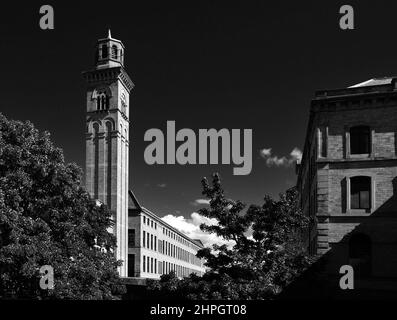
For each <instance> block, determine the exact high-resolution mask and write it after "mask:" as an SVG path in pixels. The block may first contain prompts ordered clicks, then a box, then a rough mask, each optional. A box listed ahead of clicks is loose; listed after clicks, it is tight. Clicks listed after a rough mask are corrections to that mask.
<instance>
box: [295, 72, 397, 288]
mask: <svg viewBox="0 0 397 320" xmlns="http://www.w3.org/2000/svg"><path fill="white" fill-rule="evenodd" d="M297 173H298V181H297V186H298V189H299V191H300V204H301V207H302V209H303V211H304V212H305V213H306V214H307V215H308V216H311V217H313V218H314V221H315V223H313V224H312V226H311V227H310V228H309V230H308V248H309V251H310V252H311V253H312V254H318V255H322V256H323V258H324V259H325V261H326V264H325V265H326V271H327V273H328V274H333V275H337V274H339V270H340V267H341V266H342V265H351V266H353V269H354V272H355V276H356V277H357V279H366V280H361V286H364V287H365V285H366V284H365V283H367V285H368V286H370V287H371V288H374V287H376V286H378V288H380V287H382V289H385V288H386V287H387V286H391V285H392V283H393V284H394V285H396V282H395V281H394V282H393V281H391V280H390V279H393V278H394V279H396V278H397V78H381V79H372V80H369V81H366V82H363V83H360V84H357V85H354V86H352V87H349V88H345V89H337V90H322V91H318V92H316V95H315V98H314V99H313V100H312V104H311V109H310V117H309V122H308V127H307V132H306V139H305V145H304V151H303V157H302V161H301V163H300V164H299V165H298V166H297ZM382 279H383V280H384V281H383V280H382ZM382 281H383V282H382ZM368 283H371V284H370V285H369V284H368ZM375 283H376V285H375ZM336 285H337V283H336ZM396 288H397V287H396Z"/></svg>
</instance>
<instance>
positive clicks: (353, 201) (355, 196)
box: [350, 176, 371, 209]
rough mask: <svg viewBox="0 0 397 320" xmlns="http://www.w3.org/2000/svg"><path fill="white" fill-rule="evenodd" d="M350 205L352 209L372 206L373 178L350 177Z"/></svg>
mask: <svg viewBox="0 0 397 320" xmlns="http://www.w3.org/2000/svg"><path fill="white" fill-rule="evenodd" d="M350 206H351V209H370V208H371V178H370V177H362V176H359V177H352V178H350Z"/></svg>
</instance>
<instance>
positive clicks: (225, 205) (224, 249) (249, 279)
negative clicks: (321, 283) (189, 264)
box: [149, 174, 311, 299]
mask: <svg viewBox="0 0 397 320" xmlns="http://www.w3.org/2000/svg"><path fill="white" fill-rule="evenodd" d="M202 185H203V194H204V195H205V196H206V197H207V198H208V199H209V200H210V205H209V207H208V208H202V209H200V210H199V213H200V214H201V215H203V216H204V217H207V218H211V219H216V220H217V221H218V223H217V224H216V225H205V224H202V225H201V227H200V228H201V229H202V230H203V231H206V232H209V233H215V234H216V235H218V236H220V237H223V238H224V239H226V240H230V241H232V243H234V245H233V246H230V245H229V246H228V245H222V246H219V245H213V247H212V248H204V249H202V250H200V251H199V252H198V253H197V256H198V257H200V258H204V259H205V260H206V266H207V267H208V268H209V271H208V272H207V273H206V274H205V275H204V276H203V277H197V276H195V275H191V276H190V277H188V278H185V279H182V280H178V279H177V278H176V277H175V275H174V274H170V275H166V276H163V277H162V278H161V280H160V281H159V282H155V281H151V282H150V284H149V289H150V290H152V291H157V292H162V293H163V294H165V293H170V294H172V295H173V296H174V297H186V298H189V299H270V298H274V297H275V296H276V295H277V294H279V293H280V292H281V291H282V289H283V288H285V287H286V286H287V285H288V284H289V283H290V282H291V281H292V280H293V279H295V278H296V277H297V276H298V275H299V274H301V273H302V272H303V271H304V270H305V269H306V268H307V267H308V266H309V264H310V263H311V258H310V257H309V256H308V255H307V254H306V250H305V243H304V234H303V233H304V232H305V230H306V228H307V226H308V223H309V221H308V219H307V218H306V217H305V216H304V215H303V214H302V212H301V211H300V209H299V207H298V205H297V191H296V189H295V188H291V189H289V190H287V191H286V192H285V193H283V194H281V195H280V199H279V200H274V199H272V198H271V197H269V196H265V197H264V203H263V204H262V205H261V206H259V205H251V206H250V207H249V208H248V209H247V210H245V208H246V205H245V204H244V203H242V202H241V201H235V200H232V199H228V198H226V197H225V193H224V190H223V189H222V186H221V181H220V177H219V175H218V174H214V176H213V181H212V185H210V184H209V183H208V181H207V180H206V179H205V178H204V179H203V181H202Z"/></svg>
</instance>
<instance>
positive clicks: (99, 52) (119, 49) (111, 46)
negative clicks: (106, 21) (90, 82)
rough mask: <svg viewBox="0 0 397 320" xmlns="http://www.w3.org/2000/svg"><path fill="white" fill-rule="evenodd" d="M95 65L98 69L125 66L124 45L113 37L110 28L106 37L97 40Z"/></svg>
mask: <svg viewBox="0 0 397 320" xmlns="http://www.w3.org/2000/svg"><path fill="white" fill-rule="evenodd" d="M95 66H96V68H97V69H102V68H112V67H120V66H122V67H124V45H123V43H122V42H121V41H120V40H117V39H114V38H112V34H111V32H110V30H108V36H107V37H106V38H103V39H99V40H98V42H97V48H96V59H95Z"/></svg>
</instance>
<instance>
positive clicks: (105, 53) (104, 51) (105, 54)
mask: <svg viewBox="0 0 397 320" xmlns="http://www.w3.org/2000/svg"><path fill="white" fill-rule="evenodd" d="M107 57H108V46H107V45H106V44H104V45H102V59H106V58H107Z"/></svg>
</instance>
